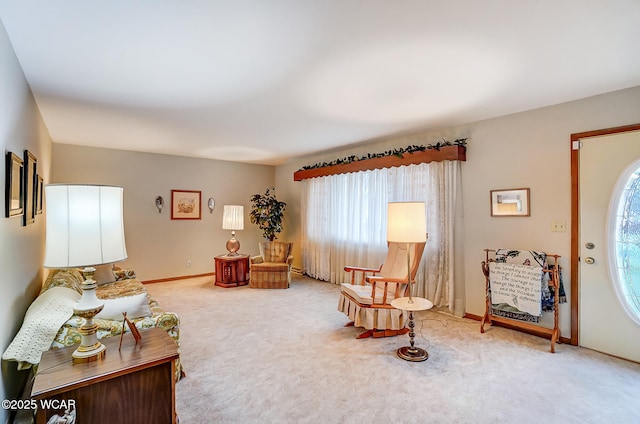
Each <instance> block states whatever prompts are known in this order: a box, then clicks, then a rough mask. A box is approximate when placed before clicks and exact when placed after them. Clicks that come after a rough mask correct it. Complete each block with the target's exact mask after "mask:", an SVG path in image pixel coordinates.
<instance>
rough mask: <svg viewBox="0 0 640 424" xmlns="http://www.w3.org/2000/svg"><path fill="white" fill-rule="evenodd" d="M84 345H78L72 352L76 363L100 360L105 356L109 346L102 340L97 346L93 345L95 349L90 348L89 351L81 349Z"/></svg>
mask: <svg viewBox="0 0 640 424" xmlns="http://www.w3.org/2000/svg"><path fill="white" fill-rule="evenodd" d="M82 347H84V346H80V347H78V348H77V349H76V350H74V351H73V353H72V354H71V357H72V358H73V363H74V364H83V363H86V362H92V361H99V360H100V359H102V358H104V356H105V354H106V352H107V347H106V346H105V345H103V344H102V343H100V342H98V343H97V346H95V347H93V349H90V350H87V351H84V350H80V348H82Z"/></svg>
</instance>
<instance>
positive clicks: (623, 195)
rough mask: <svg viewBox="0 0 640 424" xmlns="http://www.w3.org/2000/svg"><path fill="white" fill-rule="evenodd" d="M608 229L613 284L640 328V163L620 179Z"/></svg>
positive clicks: (610, 208)
mask: <svg viewBox="0 0 640 424" xmlns="http://www.w3.org/2000/svg"><path fill="white" fill-rule="evenodd" d="M608 225H609V234H608V237H607V240H608V243H609V248H608V249H607V250H608V255H609V271H610V274H611V281H612V282H613V286H614V288H615V291H616V295H617V297H618V301H619V302H620V304H621V306H622V308H623V309H624V310H625V312H626V313H627V315H629V317H630V318H631V319H632V320H633V321H634V322H635V323H636V324H638V325H640V161H636V162H635V163H633V164H632V165H631V166H630V167H628V168H627V169H626V170H625V171H624V172H623V173H622V175H621V176H620V178H619V179H618V183H617V184H616V188H615V190H614V191H613V193H612V198H611V204H610V207H609V219H608Z"/></svg>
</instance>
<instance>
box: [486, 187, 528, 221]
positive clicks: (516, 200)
mask: <svg viewBox="0 0 640 424" xmlns="http://www.w3.org/2000/svg"><path fill="white" fill-rule="evenodd" d="M490 195H491V216H530V215H531V212H530V210H529V189H528V188H511V189H504V190H491V193H490Z"/></svg>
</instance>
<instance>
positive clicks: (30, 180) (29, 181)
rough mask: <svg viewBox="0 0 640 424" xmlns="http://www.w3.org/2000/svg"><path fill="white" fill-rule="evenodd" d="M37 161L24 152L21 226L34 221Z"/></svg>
mask: <svg viewBox="0 0 640 424" xmlns="http://www.w3.org/2000/svg"><path fill="white" fill-rule="evenodd" d="M37 163H38V159H36V157H35V156H34V155H33V153H31V152H30V151H28V150H25V151H24V191H23V193H24V198H23V204H24V215H23V216H22V225H29V224H33V223H34V222H35V220H36V202H35V200H36V187H37V174H36V165H37Z"/></svg>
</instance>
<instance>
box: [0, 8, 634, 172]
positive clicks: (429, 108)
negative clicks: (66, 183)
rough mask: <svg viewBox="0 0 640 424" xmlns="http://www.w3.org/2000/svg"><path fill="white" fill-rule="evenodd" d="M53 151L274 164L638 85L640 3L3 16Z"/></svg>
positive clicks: (15, 11) (2, 12)
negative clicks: (85, 149)
mask: <svg viewBox="0 0 640 424" xmlns="http://www.w3.org/2000/svg"><path fill="white" fill-rule="evenodd" d="M0 18H1V19H2V21H3V23H4V26H5V28H6V30H7V33H8V34H9V38H10V40H11V42H12V44H13V46H14V49H15V52H16V55H17V57H18V60H19V61H20V64H21V65H22V67H23V69H24V73H25V75H26V78H27V80H28V82H29V84H30V86H31V88H32V90H33V93H34V96H35V98H36V101H37V103H38V105H39V107H40V110H41V112H42V116H43V118H44V121H45V123H46V125H47V127H48V129H49V132H50V134H51V137H52V138H53V141H54V142H59V143H69V144H78V145H87V146H100V147H108V148H116V149H125V150H135V151H144V152H156V153H166V154H174V155H185V156H194V157H204V158H213V159H223V160H233V161H242V162H249V163H262V164H271V165H277V164H281V163H284V162H286V161H287V160H288V159H290V158H292V157H296V156H301V155H305V154H309V153H314V152H319V151H323V150H327V149H333V148H336V147H339V146H345V145H350V144H356V143H361V142H364V141H367V140H371V139H374V138H378V137H381V136H386V135H390V134H394V133H399V132H406V131H412V130H421V129H427V128H434V127H446V126H453V125H459V124H464V123H467V122H473V121H477V120H481V119H486V118H491V117H496V116H501V115H506V114H509V113H513V112H518V111H523V110H529V109H533V108H538V107H542V106H547V105H552V104H557V103H562V102H565V101H570V100H575V99H579V98H584V97H589V96H592V95H597V94H601V93H605V92H610V91H615V90H619V89H624V88H628V87H633V86H638V85H640V1H638V0H607V1H602V0H518V1H513V0H483V1H480V0H422V1H420V0H415V1H407V0H395V1H390V0H244V1H222V0H191V1H187V0H185V1H176V0H137V1H125V0H109V1H104V2H93V1H87V0H60V1H51V0H0Z"/></svg>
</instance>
